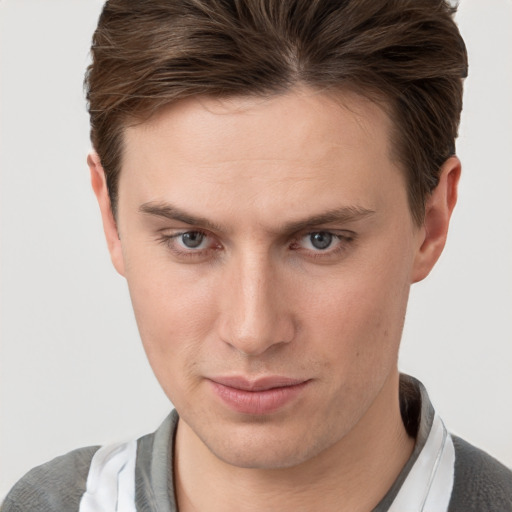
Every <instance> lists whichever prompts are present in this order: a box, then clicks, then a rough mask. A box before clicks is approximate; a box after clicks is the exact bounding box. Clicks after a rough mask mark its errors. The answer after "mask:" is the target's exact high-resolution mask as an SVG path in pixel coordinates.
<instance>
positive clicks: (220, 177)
mask: <svg viewBox="0 0 512 512" xmlns="http://www.w3.org/2000/svg"><path fill="white" fill-rule="evenodd" d="M451 15H452V11H451V9H450V8H449V7H448V6H447V5H446V4H444V3H442V2H439V1H424V2H417V1H413V0H411V1H406V0H403V1H397V2H389V1H387V2H380V1H375V0H372V1H361V0H358V1H347V2H337V3H331V2H310V1H303V2H299V1H297V2H291V1H289V2H288V1H282V0H281V1H277V0H276V1H270V0H268V1H265V2H264V1H256V0H254V1H250V0H246V1H243V2H221V1H217V2H216V1H208V2H207V1H199V0H196V1H190V2H183V1H180V2H171V1H164V0H160V1H156V0H155V1H147V2H129V1H128V0H114V1H110V2H108V3H107V4H106V6H105V8H104V11H103V14H102V17H101V18H100V21H99V25H98V29H97V31H96V34H95V39H94V44H93V63H92V65H91V67H90V69H89V72H88V77H87V87H88V99H89V106H90V114H91V127H92V130H91V135H92V141H93V145H94V148H95V152H94V153H92V154H91V155H90V156H89V166H90V169H91V179H92V185H93V188H94V191H95V193H96V196H97V198H98V202H99V205H100V209H101V213H102V218H103V223H104V228H105V234H106V238H107V242H108V246H109V250H110V253H111V256H112V260H113V263H114V266H115V267H116V269H117V270H118V272H120V273H121V274H122V275H123V276H125V277H126V279H127V282H128V285H129V288H130V294H131V297H132V302H133V305H134V310H135V314H136V317H137V321H138V325H139V330H140V333H141V338H142V341H143V344H144V347H145V349H146V352H147V355H148V358H149V361H150V363H151V366H152V368H153V370H154V372H155V375H156V376H157V378H158V380H159V382H160V384H161V385H162V387H163V389H164V390H165V392H166V393H167V395H168V396H169V398H170V400H171V401H172V403H173V404H174V405H175V407H176V412H173V413H172V414H171V416H170V417H169V418H168V419H167V420H166V422H165V423H164V424H163V425H162V427H161V428H160V429H159V430H158V431H157V432H156V433H155V434H153V435H149V436H146V437H144V438H142V439H140V440H138V441H137V442H132V443H127V444H123V445H118V446H115V447H108V446H107V447H102V448H100V447H93V448H87V449H82V450H79V451H77V452H73V453H72V454H69V455H67V456H64V457H63V458H59V459H56V460H55V461H52V462H50V463H49V464H47V465H45V466H42V467H40V468H36V469H35V470H33V471H32V472H31V473H29V474H28V475H27V476H26V477H25V478H24V479H23V480H22V481H20V483H18V484H17V486H16V487H15V488H14V489H13V491H12V492H11V493H10V495H9V496H8V497H7V499H6V502H5V504H4V509H5V510H7V511H8V510H80V511H93V510H94V511H99V510H164V511H165V510H177V509H179V510H180V511H187V510H291V509H293V510H297V509H298V510H349V511H359V510H361V511H368V510H378V511H384V510H394V511H408V510H425V511H427V510H433V511H442V510H450V511H454V510H464V511H466V510H512V477H511V474H510V472H509V471H508V470H507V469H506V468H504V467H503V466H501V465H500V464H499V463H498V462H496V461H494V460H493V459H492V458H491V457H489V456H488V455H486V454H485V453H483V452H481V451H479V450H477V449H476V448H473V447H471V446H470V445H468V444H467V443H465V442H464V441H462V440H460V439H458V438H456V437H452V436H450V435H449V434H448V432H447V431H446V428H445V427H444V425H443V423H442V422H441V420H440V419H439V417H438V416H436V415H435V413H434V411H433V408H432V406H431V405H430V403H429V401H428V397H427V394H426V392H425V390H424V389H423V387H422V386H421V384H419V383H418V382H417V381H415V380H414V379H412V378H409V377H406V376H401V377H400V376H399V374H398V370H397V356H398V347H399V343H400V338H401V332H402V327H403V320H404V315H405V310H406V304H407V298H408V292H409V288H410V285H411V284H412V283H414V282H417V281H420V280H421V279H423V278H424V277H426V276H427V274H428V273H429V271H430V270H431V268H432V267H433V265H434V264H435V262H436V260H437V258H438V257H439V255H440V253H441V251H442V249H443V246H444V242H445V239H446V233H447V229H448V224H449V220H450V216H451V213H452V210H453V207H454V206H455V202H456V195H457V183H458V179H459V175H460V163H459V161H458V159H457V158H456V156H455V154H454V141H455V137H456V134H457V126H458V120H459V115H460V109H461V105H462V99H461V97H462V79H463V77H464V76H465V74H466V54H465V48H464V44H463V42H462V40H461V38H460V35H459V34H458V31H457V29H456V27H455V25H454V23H453V21H452V19H451Z"/></svg>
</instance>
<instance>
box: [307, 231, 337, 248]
mask: <svg viewBox="0 0 512 512" xmlns="http://www.w3.org/2000/svg"><path fill="white" fill-rule="evenodd" d="M332 238H333V236H332V234H331V233H328V232H326V231H319V232H318V233H311V234H310V235H309V240H310V242H311V245H312V246H313V247H314V248H315V249H320V250H322V249H327V248H328V247H329V246H330V245H331V243H332Z"/></svg>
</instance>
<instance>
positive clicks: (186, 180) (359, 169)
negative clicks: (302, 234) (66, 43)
mask: <svg viewBox="0 0 512 512" xmlns="http://www.w3.org/2000/svg"><path fill="white" fill-rule="evenodd" d="M390 133H391V122H390V120H389V117H388V116H387V114H386V113H385V112H384V110H383V109H382V108H381V107H380V106H379V105H377V104H376V103H374V102H371V101H370V100H368V99H366V98H364V97H361V96H358V95H356V94H353V93H349V92H345V93H343V94H341V93H340V94H336V95H333V94H329V95H328V94H325V93H319V92H318V91H313V90H309V89H302V90H295V91H292V92H289V93H286V94H283V95H279V96H272V97H269V98H260V97H236V98H228V99H218V98H208V97H195V98H191V99H188V100H185V101H181V102H178V103H176V104H174V105H172V106H170V107H168V108H166V109H164V110H162V111H161V112H159V113H158V114H157V115H155V116H154V117H153V118H152V119H150V120H149V121H147V122H145V123H143V124H139V125H137V126H133V127H129V128H127V129H126V132H125V145H124V155H123V163H122V170H121V178H120V184H119V194H120V204H121V203H122V201H123V194H130V195H131V197H132V198H133V197H134V195H136V196H137V198H138V199H137V200H138V201H140V202H142V203H143V202H148V201H165V200H169V199H172V200H173V202H176V201H178V202H181V204H182V205H183V206H187V202H190V201H193V200H194V198H195V199H198V198H199V197H200V198H201V204H202V205H205V206H208V207H209V208H210V209H211V207H213V206H215V208H217V209H218V207H219V198H222V200H223V203H225V205H226V208H228V207H229V205H230V204H231V207H232V208H236V209H237V210H239V209H241V208H242V207H245V206H247V205H248V204H257V205H258V206H259V207H261V208H267V209H269V211H271V210H272V208H271V206H272V203H275V202H276V201H277V200H279V202H280V205H281V206H282V205H283V204H287V205H288V206H289V207H290V208H298V207H299V205H302V207H303V206H304V204H305V203H306V204H309V203H310V202H311V201H313V198H319V199H318V200H319V201H320V200H322V201H324V202H330V203H333V204H332V205H330V204H329V205H326V206H327V207H331V206H332V208H337V207H338V206H339V204H340V203H346V204H347V205H352V204H353V203H358V206H363V207H368V208H370V209H374V208H375V206H377V205H376V204H360V203H364V202H366V203H369V202H374V203H375V202H378V201H379V196H382V197H383V196H384V195H385V194H384V193H386V194H387V195H389V194H391V195H393V194H399V195H402V194H403V189H404V183H403V179H402V173H401V172H399V170H398V169H397V165H396V164H395V163H394V162H393V161H392V159H391V156H390V155H391V151H390ZM390 174H392V175H393V179H392V180H390V176H389V175H390ZM384 185H387V188H384ZM194 194H195V195H194ZM170 196H172V198H171V197H170ZM177 196H178V197H177ZM241 198H242V199H241ZM183 203H185V204H183Z"/></svg>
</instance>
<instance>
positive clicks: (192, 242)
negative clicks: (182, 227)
mask: <svg viewBox="0 0 512 512" xmlns="http://www.w3.org/2000/svg"><path fill="white" fill-rule="evenodd" d="M203 239H204V235H203V233H200V232H199V231H189V232H188V233H183V234H182V235H181V240H182V242H183V245H184V246H185V247H188V248H189V249H195V248H197V247H199V246H200V245H201V243H202V242H203Z"/></svg>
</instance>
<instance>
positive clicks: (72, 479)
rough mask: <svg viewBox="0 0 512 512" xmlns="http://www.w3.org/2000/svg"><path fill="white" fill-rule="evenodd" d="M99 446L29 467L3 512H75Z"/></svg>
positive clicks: (8, 498) (10, 495)
mask: <svg viewBox="0 0 512 512" xmlns="http://www.w3.org/2000/svg"><path fill="white" fill-rule="evenodd" d="M98 449H99V446H91V447H88V448H80V449H78V450H74V451H72V452H70V453H68V454H66V455H62V456H61V457H57V458H56V459H53V460H51V461H50V462H47V463H46V464H43V465H41V466H38V467H36V468H34V469H32V470H31V471H29V472H28V473H27V474H26V475H25V476H24V477H23V478H22V479H21V480H20V481H19V482H18V483H17V484H16V485H15V486H14V487H13V488H12V489H11V491H10V492H9V494H8V495H7V497H6V498H5V501H4V503H3V505H2V512H21V511H23V512H36V511H37V512H63V511H70V512H71V511H75V510H76V511H78V507H79V503H80V498H81V496H82V495H83V493H84V491H85V488H86V483H87V475H88V472H89V467H90V464H91V460H92V458H93V456H94V454H95V453H96V451H97V450H98Z"/></svg>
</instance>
